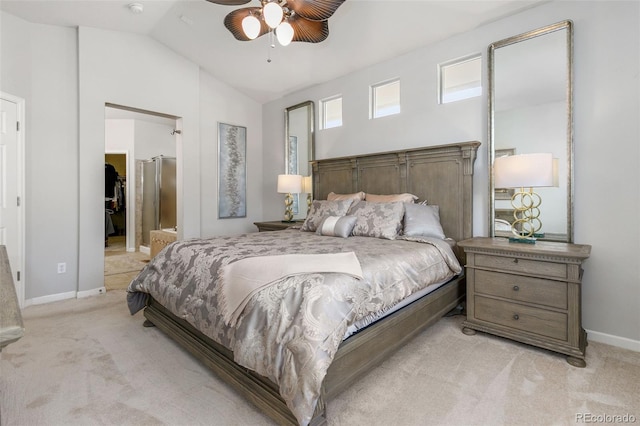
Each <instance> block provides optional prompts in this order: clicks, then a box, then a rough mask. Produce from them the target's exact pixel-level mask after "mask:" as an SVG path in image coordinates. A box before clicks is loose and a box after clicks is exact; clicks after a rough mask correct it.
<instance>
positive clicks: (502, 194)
mask: <svg viewBox="0 0 640 426" xmlns="http://www.w3.org/2000/svg"><path fill="white" fill-rule="evenodd" d="M488 68H489V84H488V89H489V93H488V102H489V105H488V107H489V108H488V111H489V121H488V127H489V170H490V175H489V176H490V178H489V185H490V186H489V193H490V203H489V204H490V212H489V221H490V223H489V230H490V235H491V236H500V237H509V236H511V235H512V231H514V230H515V228H512V225H514V223H515V222H514V214H513V213H514V208H513V204H512V202H511V197H512V195H513V193H514V189H513V188H498V187H496V185H495V169H494V164H495V159H496V158H498V157H502V156H509V155H519V154H534V153H551V154H552V156H553V159H554V167H555V172H556V176H555V177H556V179H555V182H554V185H552V186H548V187H544V188H535V189H536V191H535V192H536V193H537V194H539V196H540V199H541V200H542V202H541V205H540V207H539V215H540V216H539V219H540V222H541V230H540V232H539V237H538V238H539V239H544V240H549V241H564V242H573V100H572V98H573V24H572V22H571V21H562V22H559V23H556V24H553V25H549V26H546V27H543V28H539V29H536V30H533V31H529V32H526V33H524V34H520V35H516V36H513V37H509V38H507V39H504V40H500V41H497V42H495V43H492V44H491V45H490V46H489V48H488Z"/></svg>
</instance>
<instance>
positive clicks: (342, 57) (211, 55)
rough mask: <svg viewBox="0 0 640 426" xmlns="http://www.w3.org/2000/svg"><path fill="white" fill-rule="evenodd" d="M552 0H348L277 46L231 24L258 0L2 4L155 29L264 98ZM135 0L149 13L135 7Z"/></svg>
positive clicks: (91, 23) (59, 18) (45, 16)
mask: <svg viewBox="0 0 640 426" xmlns="http://www.w3.org/2000/svg"><path fill="white" fill-rule="evenodd" d="M546 1H548V0H501V1H491V0H473V1H458V0H448V1H447V0H444V1H428V0H408V1H399V0H347V1H345V3H344V4H342V6H340V8H339V9H338V10H337V11H336V13H335V14H334V15H333V16H332V17H331V18H330V19H329V31H330V33H329V37H328V39H327V40H325V41H324V42H322V43H317V44H309V43H292V44H291V45H289V46H287V47H282V46H280V45H278V44H277V43H276V47H275V48H271V47H269V42H268V37H266V36H265V37H260V38H258V39H256V40H253V41H247V42H242V41H238V40H236V39H235V38H234V37H233V36H232V35H231V33H230V32H229V31H228V30H227V29H226V28H225V27H224V25H223V20H224V17H225V16H226V15H227V14H228V13H229V12H231V11H232V10H234V9H236V8H239V7H244V6H258V5H259V2H258V1H257V0H252V1H251V2H250V3H249V4H247V5H244V6H222V5H218V4H213V3H210V2H207V1H205V0H2V1H1V2H0V9H1V10H3V11H5V12H7V13H10V14H12V15H15V16H17V17H19V18H22V19H24V20H26V21H29V22H33V23H39V24H48V25H61V26H67V27H77V26H86V27H96V28H102V29H108V30H114V31H124V32H131V33H136V34H143V35H147V36H149V37H151V38H152V39H154V40H156V41H158V42H159V43H161V44H163V45H165V46H167V47H168V48H170V49H172V50H174V51H176V52H177V53H179V54H181V55H183V56H184V57H186V58H188V59H189V60H191V61H192V62H194V63H196V64H198V65H199V66H201V67H202V68H203V69H204V70H206V71H207V72H208V73H210V74H211V75H213V76H214V77H216V78H217V79H219V80H221V81H223V82H225V83H226V84H228V85H230V86H232V87H234V88H236V89H237V90H239V91H241V92H243V93H245V94H246V95H247V96H250V97H251V98H253V99H255V100H257V101H258V102H261V103H264V102H268V101H270V100H273V99H277V98H279V97H282V96H283V95H286V94H288V93H291V92H294V91H296V90H300V89H302V88H305V87H308V86H312V85H315V84H319V83H322V82H324V81H328V80H331V79H333V78H336V77H339V76H342V75H345V74H348V73H349V72H351V71H355V70H358V69H361V68H364V67H367V66H369V65H372V64H375V63H378V62H381V61H384V60H387V59H391V58H393V57H396V56H399V55H401V54H403V53H406V52H409V51H411V50H414V49H416V48H419V47H422V46H426V45H429V44H431V43H434V42H436V41H438V40H442V39H445V38H448V37H451V36H453V35H455V34H458V33H462V32H465V31H468V30H471V29H473V28H477V27H479V26H481V25H483V24H486V23H488V22H491V21H494V20H497V19H500V18H503V17H505V16H508V15H512V14H514V13H517V12H520V11H522V10H524V9H527V8H530V7H532V6H535V5H537V4H539V3H544V2H546ZM133 2H136V3H140V4H142V6H143V8H144V10H143V12H142V13H140V14H134V13H132V12H131V11H130V10H129V7H128V5H129V4H130V3H133ZM268 57H270V58H271V62H267V58H268Z"/></svg>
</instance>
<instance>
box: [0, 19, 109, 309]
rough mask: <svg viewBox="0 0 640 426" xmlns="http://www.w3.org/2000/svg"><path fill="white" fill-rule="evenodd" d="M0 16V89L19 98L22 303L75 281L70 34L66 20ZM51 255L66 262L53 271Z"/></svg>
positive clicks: (74, 90) (66, 290)
mask: <svg viewBox="0 0 640 426" xmlns="http://www.w3.org/2000/svg"><path fill="white" fill-rule="evenodd" d="M0 19H1V23H0V28H1V31H2V33H1V34H0V39H1V40H2V45H1V49H0V54H1V57H0V63H1V64H2V68H1V74H0V83H1V87H0V89H1V90H2V91H3V92H7V93H10V94H12V95H15V96H18V97H21V98H24V99H25V105H26V126H25V139H26V141H25V151H26V155H25V157H26V158H25V162H26V170H25V181H26V182H25V198H26V199H25V200H24V201H25V204H24V206H25V210H26V224H25V228H26V229H25V233H26V241H25V260H26V265H25V266H26V270H25V271H24V274H23V278H24V281H25V284H26V286H25V298H26V300H27V303H28V301H29V299H32V298H34V297H39V296H45V295H52V294H75V291H76V289H77V286H78V277H77V272H76V271H77V268H78V256H77V254H78V251H77V241H78V227H77V220H78V197H77V193H78V173H77V163H78V121H77V109H78V87H77V75H78V72H77V69H78V61H77V40H76V32H75V30H73V29H70V28H62V27H54V26H48V25H38V24H29V23H27V22H25V21H23V20H20V19H18V18H15V17H13V16H11V15H8V14H6V13H4V12H2V13H1V14H0ZM102 215H103V218H102V220H104V213H102ZM103 232H104V231H103ZM59 262H64V263H66V264H67V265H66V269H67V272H66V273H64V274H58V273H57V264H58V263H59ZM34 283H35V285H32V284H34ZM46 300H51V299H46Z"/></svg>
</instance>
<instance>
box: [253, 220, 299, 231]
mask: <svg viewBox="0 0 640 426" xmlns="http://www.w3.org/2000/svg"><path fill="white" fill-rule="evenodd" d="M303 222H304V221H303V220H296V221H294V222H283V221H281V220H274V221H271V222H253V224H254V225H255V226H257V227H258V231H259V232H264V231H282V230H283V229H287V228H291V227H292V226H298V227H300V226H302V223H303Z"/></svg>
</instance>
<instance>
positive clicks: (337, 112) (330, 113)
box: [320, 95, 342, 129]
mask: <svg viewBox="0 0 640 426" xmlns="http://www.w3.org/2000/svg"><path fill="white" fill-rule="evenodd" d="M320 114H321V117H320V123H322V128H323V129H331V128H332V127H340V126H342V96H341V95H337V96H332V97H330V98H326V99H322V100H321V101H320Z"/></svg>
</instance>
